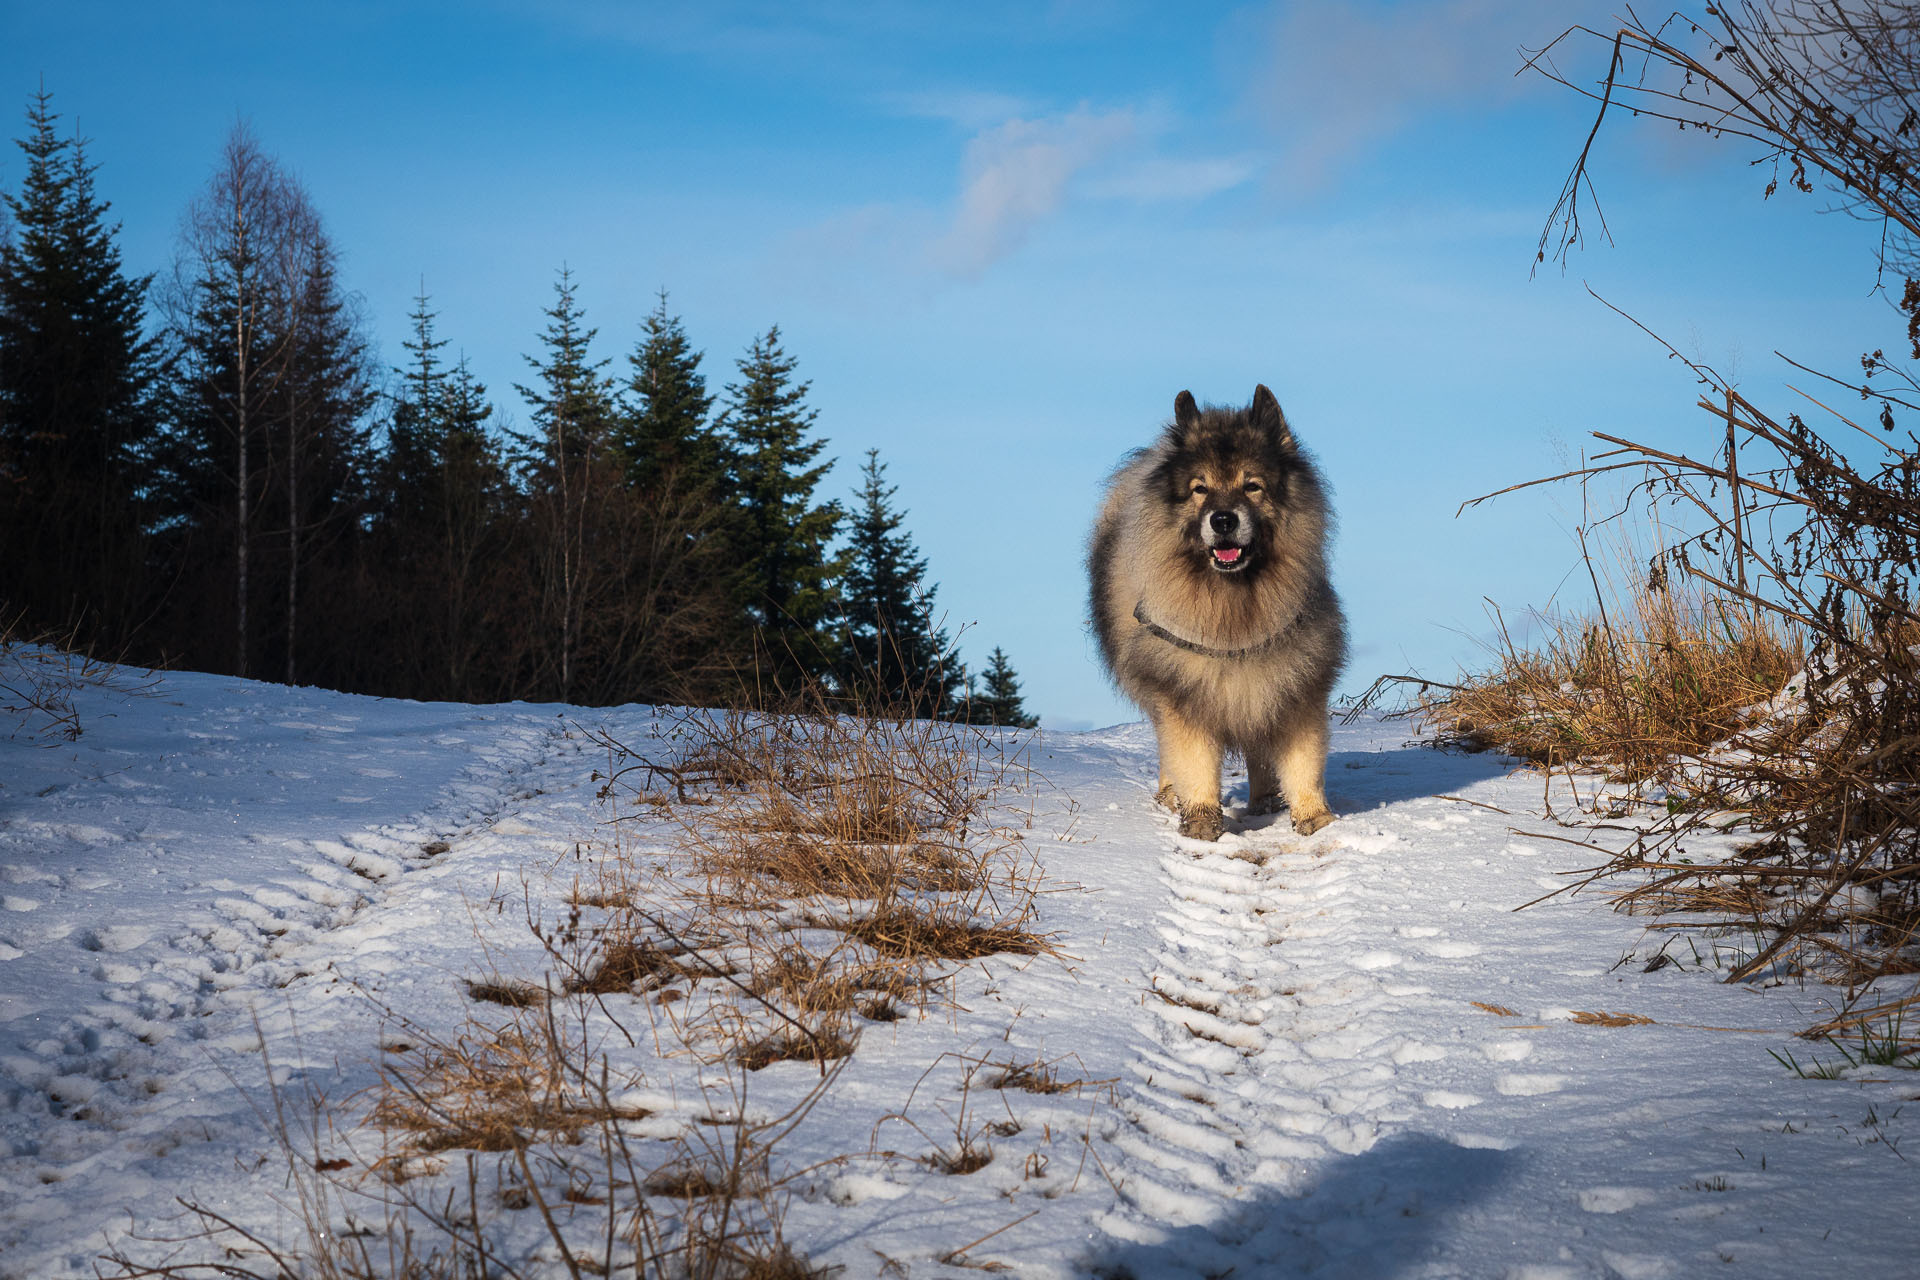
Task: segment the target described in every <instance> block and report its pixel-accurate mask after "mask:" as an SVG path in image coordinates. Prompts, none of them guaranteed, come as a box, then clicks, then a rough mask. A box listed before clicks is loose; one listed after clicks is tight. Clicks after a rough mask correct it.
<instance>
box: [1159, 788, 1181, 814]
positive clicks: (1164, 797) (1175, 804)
mask: <svg viewBox="0 0 1920 1280" xmlns="http://www.w3.org/2000/svg"><path fill="white" fill-rule="evenodd" d="M1153 802H1154V803H1155V804H1157V805H1159V806H1160V807H1161V808H1162V809H1165V810H1166V811H1167V812H1168V813H1178V812H1180V797H1179V796H1177V795H1175V794H1174V793H1173V784H1172V783H1171V782H1169V783H1168V784H1167V785H1166V786H1164V787H1161V788H1160V790H1159V792H1158V794H1156V795H1155V796H1154V797H1153Z"/></svg>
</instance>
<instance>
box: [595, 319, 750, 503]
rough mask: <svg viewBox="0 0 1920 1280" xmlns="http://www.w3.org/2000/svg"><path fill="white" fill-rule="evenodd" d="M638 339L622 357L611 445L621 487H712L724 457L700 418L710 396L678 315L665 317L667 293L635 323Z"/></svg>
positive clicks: (709, 404)
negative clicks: (621, 388)
mask: <svg viewBox="0 0 1920 1280" xmlns="http://www.w3.org/2000/svg"><path fill="white" fill-rule="evenodd" d="M641 327H642V329H643V331H644V333H645V337H644V338H643V339H642V340H641V342H640V343H639V345H638V346H636V347H635V348H634V350H633V353H632V354H631V355H630V356H628V357H627V362H628V364H629V365H630V366H631V367H632V372H631V373H630V374H629V376H628V378H627V392H628V395H629V397H630V401H629V407H628V410H627V413H626V414H625V415H624V417H623V419H622V421H621V423H620V426H619V430H618V433H617V438H616V441H615V447H616V450H617V452H618V453H619V455H620V460H621V463H622V465H623V466H624V467H625V469H626V477H627V483H628V484H629V485H631V486H633V487H634V488H636V489H641V490H647V491H657V490H659V489H660V488H661V487H662V486H663V485H670V486H672V487H673V488H674V489H676V490H679V491H681V492H688V491H696V490H698V491H708V490H713V489H715V488H717V486H718V485H719V482H720V479H721V475H722V471H723V459H722V456H721V450H720V442H719V440H718V439H717V438H716V437H715V436H714V435H713V433H712V432H711V431H710V430H709V427H708V422H707V418H708V415H709V414H710V413H711V412H712V410H713V397H712V396H711V395H709V394H708V393H707V379H706V375H704V374H702V373H701V372H700V353H699V352H698V351H695V350H694V349H693V344H692V343H690V342H688V341H687V334H686V330H685V328H683V327H682V325H681V323H680V317H678V316H676V315H672V314H669V313H668V311H667V292H666V290H664V289H662V290H661V291H660V296H659V300H658V302H657V303H656V304H655V306H654V309H653V311H652V312H650V313H649V314H648V315H647V317H646V319H645V320H643V321H641Z"/></svg>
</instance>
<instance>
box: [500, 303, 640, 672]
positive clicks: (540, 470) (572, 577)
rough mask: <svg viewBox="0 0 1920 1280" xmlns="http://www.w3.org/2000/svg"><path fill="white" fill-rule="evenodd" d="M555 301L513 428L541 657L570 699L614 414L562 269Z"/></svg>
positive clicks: (592, 576)
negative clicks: (523, 418)
mask: <svg viewBox="0 0 1920 1280" xmlns="http://www.w3.org/2000/svg"><path fill="white" fill-rule="evenodd" d="M553 289H554V295H555V297H554V303H553V305H552V306H551V307H548V308H547V309H546V311H545V312H544V314H545V315H546V317H547V327H546V329H545V330H544V331H543V332H542V333H541V336H540V340H541V343H542V345H543V346H544V347H545V352H544V354H543V355H542V356H540V357H535V356H528V357H526V361H527V364H528V365H529V366H530V367H531V368H532V369H533V371H534V372H535V373H536V374H538V375H539V381H538V382H537V383H536V384H535V385H532V386H526V385H521V384H518V383H516V384H515V385H514V390H516V391H518V392H519V393H520V396H521V398H522V399H524V400H525V401H526V402H527V406H528V408H529V409H531V410H532V417H533V423H534V430H533V431H532V432H527V433H516V434H515V439H516V441H517V442H518V444H519V454H518V457H517V458H516V462H517V464H518V466H519V469H520V472H521V476H522V481H523V484H524V485H525V487H526V490H527V493H528V496H529V499H530V500H531V503H532V513H531V514H532V525H531V530H530V532H531V534H532V537H533V539H534V557H535V561H536V566H537V567H536V570H535V576H536V580H537V581H538V583H539V587H540V592H541V602H542V606H543V607H542V615H543V621H544V623H545V624H546V625H545V626H544V627H543V629H542V636H543V638H544V637H546V636H551V641H552V642H551V644H550V645H546V646H542V647H543V648H544V649H545V652H544V654H543V655H542V657H541V659H540V661H541V662H542V665H544V666H545V667H546V668H547V670H548V672H549V673H550V679H551V681H552V683H551V685H550V686H549V687H550V689H551V690H552V692H553V693H554V694H556V695H557V696H558V697H559V698H560V699H561V700H562V701H567V700H570V699H572V698H573V697H574V695H575V683H576V681H575V678H576V676H577V675H579V674H580V666H579V659H580V657H581V645H582V639H583V636H582V633H583V629H584V627H585V625H586V624H587V622H588V621H589V613H590V611H589V608H588V601H589V600H590V599H591V598H592V597H593V596H594V595H595V594H596V593H597V592H598V591H599V590H600V589H601V588H602V587H603V585H604V584H603V582H602V581H601V578H602V574H601V570H602V569H603V568H604V567H605V557H603V555H602V554H601V550H600V547H599V545H598V544H599V543H600V541H601V536H600V535H601V533H602V531H603V530H604V528H605V524H606V521H607V519H608V518H609V517H610V516H611V515H612V514H613V513H611V512H609V511H608V509H607V506H606V495H605V492H604V490H605V488H606V485H605V479H606V477H607V475H608V473H609V472H610V471H611V470H612V468H613V466H614V463H613V459H612V457H611V453H610V449H611V437H612V433H613V428H614V424H615V419H616V413H615V408H614V402H613V388H612V385H611V383H610V381H609V380H608V378H607V377H606V376H605V375H604V374H603V373H601V370H602V369H603V368H605V367H606V363H607V362H606V361H605V360H599V361H596V360H593V359H592V357H591V354H590V351H591V347H592V344H593V340H594V338H595V337H596V336H597V333H598V331H597V330H594V329H591V328H588V327H587V325H586V317H585V314H584V313H583V312H582V311H581V310H580V306H579V303H578V302H577V301H576V300H575V297H574V294H575V290H576V286H575V285H574V283H573V273H572V272H571V271H569V270H567V269H566V268H564V267H563V268H561V271H560V278H559V280H558V281H556V282H555V284H554V287H553Z"/></svg>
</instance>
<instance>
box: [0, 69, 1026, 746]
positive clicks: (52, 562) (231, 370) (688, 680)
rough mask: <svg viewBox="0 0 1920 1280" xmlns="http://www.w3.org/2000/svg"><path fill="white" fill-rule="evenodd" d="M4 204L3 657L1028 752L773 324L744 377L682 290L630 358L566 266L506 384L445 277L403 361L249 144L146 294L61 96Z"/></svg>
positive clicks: (230, 147) (38, 117) (999, 672)
mask: <svg viewBox="0 0 1920 1280" xmlns="http://www.w3.org/2000/svg"><path fill="white" fill-rule="evenodd" d="M25 123H26V127H25V131H24V136H23V137H21V138H19V139H18V140H17V145H18V147H19V150H20V153H21V160H22V161H23V163H20V164H19V165H18V166H17V167H16V166H11V165H10V166H8V168H9V170H10V171H12V172H16V173H18V174H19V179H18V182H17V184H15V185H14V187H13V188H12V189H8V190H6V191H4V192H3V193H0V204H3V206H4V208H3V210H0V639H4V640H7V641H13V642H17V641H20V640H39V641H42V642H48V643H55V644H60V645H64V646H68V647H70V648H73V649H76V650H80V651H84V652H86V653H89V654H92V655H95V656H97V657H102V658H109V659H113V660H118V661H124V662H129V663H135V664H138V665H142V666H153V667H171V668H185V669H191V670H198V671H210V672H219V673H226V674H232V675H237V676H244V677H248V678H253V679H260V680H273V681H283V682H285V683H288V684H302V685H318V686H323V687H327V688H332V689H339V690H345V691H348V692H355V693H367V694H376V695H382V696H390V697H407V698H418V699H428V700H447V701H462V702H495V701H506V700H513V699H525V700H532V701H564V702H571V703H576V704H585V705H611V704H617V703H624V702H669V703H680V704H693V705H704V706H768V707H778V706H783V705H791V704H792V703H793V702H794V701H795V700H796V699H808V700H818V699H820V698H822V697H823V696H824V697H825V698H826V699H827V700H828V702H829V704H830V705H834V706H837V707H841V708H844V709H848V710H855V711H863V712H877V713H883V714H891V715H902V714H904V715H913V716H919V717H939V718H951V719H966V720H972V721H976V722H980V723H990V724H999V725H1010V726H1031V725H1033V724H1034V723H1035V721H1034V719H1033V717H1031V716H1030V715H1029V714H1028V713H1027V712H1026V710H1025V708H1024V705H1023V703H1022V699H1021V696H1020V692H1019V680H1018V677H1017V675H1016V674H1015V673H1014V670H1013V667H1012V665H1011V662H1010V660H1009V659H1008V658H1007V655H1006V654H1005V653H1004V652H1002V651H1001V650H1000V649H999V648H995V649H994V650H993V653H992V657H991V659H990V661H989V663H988V665H987V667H986V668H985V669H983V670H982V671H980V672H978V673H975V672H970V671H968V670H967V669H966V668H965V667H964V665H963V664H962V662H961V660H960V657H959V654H958V651H957V648H956V645H955V642H954V639H953V638H952V637H951V636H950V635H949V633H948V630H947V628H946V627H945V626H944V625H943V621H942V618H941V615H940V613H939V612H938V610H937V608H936V606H935V596H936V587H935V584H934V583H933V581H932V580H931V579H930V578H929V576H928V567H927V562H926V559H925V557H923V556H922V555H921V554H920V553H919V552H918V550H917V549H916V547H915V545H914V543H913V540H912V537H911V535H910V533H909V532H908V530H907V528H906V526H905V516H906V512H905V511H904V510H903V509H902V508H901V507H900V506H899V505H897V503H896V490H895V487H894V486H892V485H890V484H888V483H887V480H886V464H885V463H884V462H883V461H882V460H881V458H880V455H879V453H878V451H877V450H869V451H867V454H866V458H865V463H864V466H863V467H862V468H861V470H860V482H859V485H858V487H857V488H856V489H855V490H853V491H852V492H851V493H848V494H846V495H844V497H843V496H836V495H835V494H834V493H833V492H832V490H831V488H830V484H829V477H830V474H831V473H832V471H833V469H834V465H835V459H833V458H832V457H831V456H830V455H829V454H828V452H827V448H828V445H829V440H828V438H827V437H826V436H825V435H823V434H822V433H821V430H820V426H821V424H820V423H819V421H818V413H817V411H816V410H815V409H814V408H812V407H811V406H810V404H809V402H808V396H809V391H810V385H809V383H808V382H807V381H806V380H804V379H803V378H802V377H801V375H800V366H799V361H798V359H797V357H796V356H795V355H794V354H793V353H792V352H791V351H790V350H789V349H788V348H787V346H786V345H785V342H784V340H783V337H782V334H781V332H780V329H779V327H778V326H777V325H769V326H768V327H767V329H766V331H765V332H764V333H762V334H760V335H758V336H757V337H755V338H754V339H753V341H752V342H751V344H750V345H749V346H748V348H747V350H746V351H745V352H743V353H742V354H741V355H740V356H739V357H738V358H737V359H736V360H735V361H734V363H733V369H732V372H731V374H730V375H722V376H719V377H717V378H716V379H715V380H716V381H718V382H719V383H720V385H719V386H718V387H717V388H716V387H715V386H714V385H712V383H710V382H709V371H708V370H707V369H705V368H703V362H704V359H705V357H704V355H703V353H702V352H701V351H699V350H698V349H697V348H696V347H695V346H694V345H693V343H692V341H691V340H690V338H689V337H688V335H687V333H686V331H685V329H684V327H683V325H682V323H681V320H680V318H679V317H678V316H677V315H675V314H674V312H673V311H672V309H671V307H670V305H669V299H668V296H667V294H666V293H665V292H664V291H662V292H661V293H660V294H659V295H658V296H657V297H656V298H654V299H652V300H651V306H650V309H648V310H647V312H646V314H645V315H644V317H643V318H642V319H641V320H640V327H639V333H640V337H639V340H638V341H637V342H636V344H635V345H634V347H633V349H632V350H631V351H628V352H627V353H625V355H624V357H623V358H616V357H611V356H606V355H601V354H599V350H598V348H597V347H596V339H597V336H598V330H597V329H596V328H595V326H594V325H593V324H592V323H590V318H589V317H588V315H587V314H586V313H585V311H584V309H583V307H582V306H581V304H580V302H579V297H578V282H577V281H576V280H575V279H574V277H573V275H572V274H571V273H570V272H569V271H567V270H565V269H562V270H560V271H559V272H558V273H557V275H556V278H555V280H554V283H553V287H552V292H551V295H550V296H549V297H548V298H547V299H546V306H545V307H544V309H543V310H541V311H540V312H539V314H538V318H537V319H536V318H535V308H534V307H533V306H530V307H529V321H530V323H529V326H528V328H529V332H530V333H531V334H532V338H531V346H532V350H531V351H530V352H529V353H528V354H527V355H526V357H525V369H524V374H523V380H521V381H519V382H516V383H514V385H512V386H510V387H489V386H486V385H484V384H483V383H482V382H481V381H480V380H479V379H478V378H477V377H476V376H475V375H474V373H473V371H472V370H471V369H470V368H469V367H468V365H467V363H466V361H465V360H464V359H463V358H458V357H456V356H454V355H453V354H451V353H452V352H455V351H457V350H458V346H457V345H456V344H455V343H454V342H453V339H452V338H450V337H448V336H446V335H444V334H443V332H442V331H441V328H440V326H439V323H438V322H439V316H438V315H437V313H436V311H435V309H434V306H433V299H432V297H431V296H430V295H429V294H428V293H427V291H426V290H425V287H424V286H422V288H421V290H420V292H419V294H418V296H417V297H415V298H414V299H413V307H412V311H411V315H410V317H409V321H408V325H407V330H406V333H405V335H404V338H403V341H402V342H401V344H400V349H401V351H402V352H404V357H403V359H402V360H401V362H400V364H399V366H398V367H391V368H389V367H383V366H382V364H381V361H380V358H379V356H378V354H377V353H378V352H379V350H380V348H379V345H378V343H377V342H376V340H375V338H374V336H373V334H372V333H371V332H370V330H369V325H368V323H367V321H366V319H365V317H364V314H363V313H364V307H363V305H362V303H361V299H360V298H359V297H358V295H356V294H355V293H354V292H353V291H352V290H351V289H350V288H349V287H348V286H347V284H346V283H345V282H344V281H343V280H342V279H341V278H340V267H341V254H340V250H339V249H338V247H337V246H336V245H335V244H334V242H333V241H332V240H331V239H330V238H329V235H328V233H327V229H326V225H325V222H324V219H323V218H322V217H321V214H320V211H319V210H318V209H316V208H315V207H314V205H313V203H312V200H311V198H310V197H309V195H308V194H307V192H306V191H305V190H303V189H302V187H301V185H300V184H299V182H298V181H297V180H295V179H294V178H293V177H292V176H291V175H290V173H289V172H288V170H287V169H286V168H285V167H284V166H283V165H282V164H281V163H280V162H279V161H278V160H277V159H276V158H275V157H274V156H272V155H271V154H270V153H269V152H268V151H267V150H266V149H265V148H264V147H263V146H262V144H261V143H260V141H259V140H258V139H256V138H255V137H254V136H253V135H252V134H251V132H250V131H249V130H248V129H247V128H246V127H245V126H244V125H240V126H236V127H235V128H234V130H233V131H232V133H231V134H230V135H229V136H228V137H227V139H226V140H225V142H224V144H223V146H222V147H221V149H220V151H219V154H218V156H217V157H216V159H215V162H214V164H213V165H212V166H211V176H210V177H209V179H208V181H207V183H206V184H205V186H204V187H203V188H202V189H201V190H200V192H199V194H198V196H197V197H196V198H195V199H194V201H193V202H192V204H191V206H190V207H189V208H187V209H186V210H185V211H184V216H183V218H182V222H181V232H180V235H179V238H178V241H177V245H176V249H175V253H174V257H173V261H172V262H171V263H169V264H167V265H166V267H165V269H163V270H161V271H157V272H155V273H152V274H147V275H139V274H134V273H133V272H131V271H130V270H129V269H128V267H127V266H126V264H124V263H123V261H122V259H121V255H120V249H119V246H118V244H117V236H118V232H119V227H118V224H116V223H115V222H113V221H112V219H111V217H110V214H111V205H110V203H109V202H108V201H107V200H106V199H105V198H104V197H103V196H102V195H101V194H100V189H99V186H98V184H97V181H96V180H97V178H98V177H99V174H98V172H97V166H96V165H95V164H94V163H92V162H91V161H90V160H89V158H88V151H87V142H86V140H85V139H83V138H80V137H78V136H76V135H70V134H66V133H63V131H62V129H61V128H60V117H59V115H58V114H57V113H56V112H55V110H54V104H53V100H52V98H51V96H50V95H49V94H48V93H47V92H46V91H45V90H44V89H43V90H41V91H40V92H38V93H36V94H34V95H32V97H31V98H30V100H29V103H28V107H27V112H26V122H25Z"/></svg>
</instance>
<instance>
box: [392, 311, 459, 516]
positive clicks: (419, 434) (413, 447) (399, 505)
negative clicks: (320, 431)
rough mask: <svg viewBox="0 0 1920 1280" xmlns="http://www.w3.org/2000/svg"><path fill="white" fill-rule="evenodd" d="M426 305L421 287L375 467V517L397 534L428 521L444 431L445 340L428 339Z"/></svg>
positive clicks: (430, 321)
mask: <svg viewBox="0 0 1920 1280" xmlns="http://www.w3.org/2000/svg"><path fill="white" fill-rule="evenodd" d="M428 301H429V299H428V297H427V290H426V284H425V282H424V281H423V282H422V283H421V286H420V292H419V293H418V294H416V295H415V296H414V300H413V311H412V312H411V313H410V314H409V315H408V317H407V318H408V320H409V321H411V322H412V326H413V332H412V334H411V335H410V336H409V337H408V338H407V339H406V340H405V341H404V342H402V343H401V345H402V346H403V347H404V348H405V349H406V352H407V356H408V360H407V363H406V365H405V366H404V367H402V368H399V369H395V370H394V372H395V373H396V374H398V375H399V377H400V386H399V390H398V394H396V395H394V396H393V397H392V409H391V412H390V414H389V417H388V420H387V439H386V449H385V451H384V453H383V455H382V458H381V466H380V491H381V492H380V507H381V512H380V514H381V517H382V519H383V520H386V521H388V522H391V523H392V524H393V525H395V526H396V527H398V528H403V529H417V528H419V527H420V526H422V525H425V524H427V523H429V522H430V521H431V519H432V505H433V503H432V497H431V495H432V493H433V490H434V488H435V487H436V485H437V482H438V480H439V476H438V474H437V472H438V470H439V466H438V458H439V454H440V447H441V442H440V436H441V435H442V434H443V432H444V431H445V429H446V427H445V423H444V422H443V421H442V416H441V415H442V398H443V396H444V395H445V387H446V381H447V371H446V370H445V369H443V368H442V367H441V365H440V355H439V352H440V348H442V347H444V346H446V345H447V340H446V339H445V338H437V337H435V336H434V329H433V322H434V319H435V315H434V313H433V312H432V311H431V310H429V308H428V305H427V304H428Z"/></svg>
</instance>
